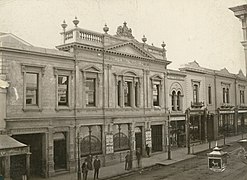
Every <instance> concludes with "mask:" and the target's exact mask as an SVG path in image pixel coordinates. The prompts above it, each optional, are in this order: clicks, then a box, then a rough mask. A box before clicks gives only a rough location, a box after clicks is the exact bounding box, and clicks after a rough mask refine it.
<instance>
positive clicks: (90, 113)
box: [0, 19, 247, 177]
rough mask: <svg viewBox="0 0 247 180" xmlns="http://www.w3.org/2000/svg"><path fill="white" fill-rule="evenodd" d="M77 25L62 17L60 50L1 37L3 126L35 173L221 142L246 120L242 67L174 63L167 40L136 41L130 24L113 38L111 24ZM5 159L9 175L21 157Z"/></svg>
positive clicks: (0, 114)
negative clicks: (93, 158)
mask: <svg viewBox="0 0 247 180" xmlns="http://www.w3.org/2000/svg"><path fill="white" fill-rule="evenodd" d="M73 23H74V25H75V27H73V28H72V29H69V30H67V29H66V28H67V24H66V23H65V22H64V23H63V24H62V27H63V32H62V33H61V34H62V39H63V44H61V45H59V46H57V47H56V48H57V49H58V50H52V49H45V48H38V47H34V46H32V45H30V44H28V43H26V42H25V41H23V40H21V39H19V38H18V37H15V36H13V35H4V36H1V34H0V41H1V44H0V75H1V76H0V77H1V80H2V81H4V83H7V84H8V87H7V88H1V87H2V86H0V98H1V100H3V101H0V107H3V109H5V111H1V112H0V126H1V129H5V131H6V132H7V133H8V134H9V135H10V136H12V138H14V139H16V140H18V141H19V142H21V143H23V144H26V145H27V146H29V147H30V152H31V156H30V174H31V175H33V176H43V177H49V176H53V175H55V174H57V173H60V172H61V171H62V172H63V171H64V172H68V173H69V172H75V171H77V170H78V163H80V160H83V159H84V158H86V157H87V156H88V155H98V156H99V157H100V158H101V160H102V162H103V165H104V166H107V165H110V164H114V163H119V162H121V161H124V157H125V155H126V153H127V151H130V153H131V154H132V155H133V156H134V154H135V153H134V152H135V150H136V149H140V150H141V152H142V155H144V156H145V147H146V145H148V146H149V147H150V148H151V151H152V153H156V152H162V151H166V150H167V145H168V144H170V145H171V146H174V147H184V146H189V145H190V143H191V142H193V143H194V142H203V141H207V140H209V139H215V138H217V137H218V136H219V135H218V132H219V133H220V132H221V131H220V130H221V128H222V127H225V124H227V127H228V129H227V130H228V131H227V132H228V135H231V134H232V130H233V132H234V133H235V134H236V133H240V130H239V129H240V127H242V125H243V124H244V125H245V126H246V125H247V122H245V121H247V120H246V115H245V113H246V110H245V104H246V102H247V100H246V96H245V95H246V90H247V88H246V79H245V77H244V76H243V74H242V73H241V72H240V73H239V74H238V75H233V74H230V73H229V72H226V70H223V71H214V70H209V69H206V68H202V67H200V66H199V64H198V63H196V62H192V63H189V64H188V65H187V66H186V67H184V68H181V69H180V70H179V71H178V70H171V69H167V66H168V65H169V64H170V63H171V61H168V60H167V58H166V49H165V46H166V45H165V44H164V43H162V44H161V47H160V48H159V47H155V46H153V45H149V44H147V38H146V37H145V36H144V37H143V38H142V42H139V41H137V40H136V39H135V38H134V36H133V34H132V30H131V29H130V28H129V27H128V26H127V23H124V24H123V25H122V26H119V27H118V28H117V32H116V34H115V35H109V34H108V30H109V28H108V27H107V26H105V27H104V28H103V31H104V32H103V33H98V32H93V31H89V30H86V29H82V28H79V27H78V24H79V21H78V20H77V19H75V20H74V21H73ZM0 83H1V81H0ZM230 94H231V95H230ZM238 97H239V98H240V99H239V100H238ZM221 98H222V99H221ZM5 99H6V101H5ZM222 103H223V104H222ZM230 105H231V106H230ZM232 105H233V106H234V107H235V109H234V110H233V109H232V108H233V107H232ZM236 107H238V108H236ZM232 111H234V113H233V114H234V116H233V117H234V118H235V119H234V122H233V123H232V120H231V117H232V116H231V115H232ZM226 114H230V115H229V117H228V116H227V118H225V117H226ZM221 115H222V116H221ZM240 115H242V116H241V117H240ZM236 119H238V120H236ZM232 124H233V125H234V127H233V128H232ZM242 130H243V129H242ZM241 132H242V131H241ZM234 133H233V134H234ZM209 137H210V138H209ZM0 161H3V160H2V159H1V158H0ZM4 161H6V162H7V163H6V166H7V167H9V168H5V169H6V171H5V172H4V173H3V174H6V176H10V173H9V172H10V171H11V168H12V170H13V168H14V166H13V167H12V166H11V164H12V165H13V164H15V162H17V161H18V159H15V158H10V157H7V158H5V160H4ZM0 164H1V163H0Z"/></svg>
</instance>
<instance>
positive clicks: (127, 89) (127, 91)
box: [124, 82, 131, 106]
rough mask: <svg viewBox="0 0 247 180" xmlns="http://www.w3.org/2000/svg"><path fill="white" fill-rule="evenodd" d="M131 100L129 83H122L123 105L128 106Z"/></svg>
mask: <svg viewBox="0 0 247 180" xmlns="http://www.w3.org/2000/svg"><path fill="white" fill-rule="evenodd" d="M130 100H131V82H125V83H124V105H125V106H130V105H131V104H130Z"/></svg>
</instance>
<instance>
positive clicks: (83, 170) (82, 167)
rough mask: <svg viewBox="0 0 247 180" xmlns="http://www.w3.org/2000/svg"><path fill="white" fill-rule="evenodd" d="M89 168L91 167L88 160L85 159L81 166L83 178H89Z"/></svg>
mask: <svg viewBox="0 0 247 180" xmlns="http://www.w3.org/2000/svg"><path fill="white" fill-rule="evenodd" d="M88 169H89V166H88V160H87V159H85V161H84V163H83V164H82V166H81V171H82V173H83V180H87V174H88Z"/></svg>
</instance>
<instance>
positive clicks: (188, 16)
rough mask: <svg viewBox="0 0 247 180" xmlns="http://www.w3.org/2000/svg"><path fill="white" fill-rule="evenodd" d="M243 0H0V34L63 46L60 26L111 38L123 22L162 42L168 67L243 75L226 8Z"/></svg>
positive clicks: (234, 22)
mask: <svg viewBox="0 0 247 180" xmlns="http://www.w3.org/2000/svg"><path fill="white" fill-rule="evenodd" d="M246 3H247V0H0V32H8V33H12V34H15V35H16V36H18V37H20V38H22V39H24V40H25V41H27V42H29V43H31V44H32V45H34V46H39V47H45V48H55V46H57V45H60V44H61V43H62V37H61V35H60V32H62V28H61V23H62V21H63V20H65V21H66V22H67V24H68V27H67V28H68V29H70V28H73V23H72V21H73V19H74V17H75V16H77V18H78V20H79V21H80V22H79V25H78V26H79V27H81V28H83V29H88V30H92V31H96V32H102V33H103V30H102V28H103V27H104V25H105V23H106V24H107V26H108V27H109V28H110V30H109V34H112V35H114V34H115V33H116V30H117V27H118V26H120V25H122V24H123V22H124V21H126V22H127V26H128V27H130V28H131V29H132V34H133V36H134V37H135V39H136V40H138V41H140V42H141V38H142V36H143V35H145V36H146V37H147V43H148V44H152V43H153V44H154V46H157V47H161V44H162V42H163V41H164V42H165V43H166V50H167V58H168V60H170V61H172V63H171V64H170V65H169V66H168V68H171V69H178V68H179V67H181V65H184V64H186V63H188V62H191V61H197V62H198V63H199V64H200V66H202V67H206V68H211V69H216V70H220V69H223V68H227V69H228V70H229V71H230V72H231V73H238V71H239V69H242V70H243V72H244V73H245V68H244V67H245V61H244V50H243V47H242V45H241V43H240V42H241V41H242V40H243V37H242V29H241V22H240V21H239V20H238V19H237V18H236V17H235V16H234V14H233V12H232V11H230V10H229V9H228V8H230V7H234V6H237V5H242V4H246Z"/></svg>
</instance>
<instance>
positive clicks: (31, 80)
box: [26, 72, 39, 105]
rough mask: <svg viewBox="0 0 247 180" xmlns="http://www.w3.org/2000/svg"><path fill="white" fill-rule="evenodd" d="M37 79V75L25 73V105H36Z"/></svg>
mask: <svg viewBox="0 0 247 180" xmlns="http://www.w3.org/2000/svg"><path fill="white" fill-rule="evenodd" d="M38 77H39V75H38V74H37V73H29V72H27V73H26V105H38V94H39V93H38V92H39V91H38V88H39V87H38V84H39V82H38Z"/></svg>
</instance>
